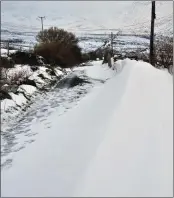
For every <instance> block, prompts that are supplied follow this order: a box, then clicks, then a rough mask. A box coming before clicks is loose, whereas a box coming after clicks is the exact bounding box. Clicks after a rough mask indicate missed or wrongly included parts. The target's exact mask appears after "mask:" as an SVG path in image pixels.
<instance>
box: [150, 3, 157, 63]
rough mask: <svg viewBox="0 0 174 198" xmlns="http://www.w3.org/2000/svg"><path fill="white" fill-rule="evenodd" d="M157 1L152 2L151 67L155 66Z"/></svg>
mask: <svg viewBox="0 0 174 198" xmlns="http://www.w3.org/2000/svg"><path fill="white" fill-rule="evenodd" d="M155 18H156V14H155V1H152V10H151V33H150V57H149V62H150V64H151V65H154V64H155V60H154V24H155V23H154V22H155Z"/></svg>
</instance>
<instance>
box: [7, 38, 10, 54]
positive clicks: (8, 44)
mask: <svg viewBox="0 0 174 198" xmlns="http://www.w3.org/2000/svg"><path fill="white" fill-rule="evenodd" d="M9 48H10V42H9V41H7V56H9Z"/></svg>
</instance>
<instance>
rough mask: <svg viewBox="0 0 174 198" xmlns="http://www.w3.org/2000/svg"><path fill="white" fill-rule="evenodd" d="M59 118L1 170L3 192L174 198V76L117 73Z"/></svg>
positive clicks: (135, 69)
mask: <svg viewBox="0 0 174 198" xmlns="http://www.w3.org/2000/svg"><path fill="white" fill-rule="evenodd" d="M98 66H101V65H99V64H98V63H97V66H96V67H90V68H89V69H88V70H87V73H88V75H89V76H90V77H92V78H96V79H98V78H99V77H100V78H101V79H107V78H109V77H112V79H110V80H109V81H107V82H106V83H105V84H104V85H102V86H96V87H94V88H93V89H92V91H91V92H90V93H89V94H88V95H86V96H85V97H84V98H83V99H82V100H81V101H80V103H79V104H78V105H76V106H75V107H74V108H72V109H71V110H70V111H68V113H66V114H63V115H62V116H60V117H57V116H56V112H54V113H52V114H51V115H50V116H49V118H48V120H49V121H50V122H51V128H49V129H44V127H43V126H38V130H40V131H44V132H43V133H39V134H38V136H37V140H36V141H35V142H34V143H33V144H30V145H28V146H27V147H26V148H25V149H23V150H21V151H20V152H18V153H17V154H16V156H15V158H14V161H13V166H12V167H11V168H9V169H8V170H6V169H4V170H3V171H2V173H1V181H2V186H1V190H2V196H23V197H25V196H133V197H134V196H172V182H173V180H172V175H173V174H172V173H173V172H172V171H173V166H172V165H173V164H172V160H173V153H172V146H173V108H172V107H173V92H172V88H173V81H172V77H171V76H170V74H168V73H167V72H165V71H160V70H157V69H155V68H153V67H152V66H150V65H149V64H147V63H142V62H136V61H130V60H124V61H120V62H117V66H118V67H120V69H121V68H122V67H123V69H121V70H120V72H119V73H117V74H115V72H114V71H112V70H105V75H104V72H103V70H102V69H101V67H98Z"/></svg>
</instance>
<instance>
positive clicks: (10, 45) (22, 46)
mask: <svg viewBox="0 0 174 198" xmlns="http://www.w3.org/2000/svg"><path fill="white" fill-rule="evenodd" d="M33 47H34V43H32V42H31V43H30V44H26V43H17V42H14V41H9V40H5V41H1V49H2V48H4V49H7V55H9V52H10V50H20V51H24V50H32V49H33Z"/></svg>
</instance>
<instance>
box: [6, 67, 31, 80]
mask: <svg viewBox="0 0 174 198" xmlns="http://www.w3.org/2000/svg"><path fill="white" fill-rule="evenodd" d="M32 73H33V72H32V70H31V69H30V66H28V65H24V66H22V65H15V67H14V68H12V69H10V70H9V72H8V75H7V83H8V84H13V83H14V82H15V83H16V82H22V81H24V80H25V79H26V78H28V77H29V76H31V75H32Z"/></svg>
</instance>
